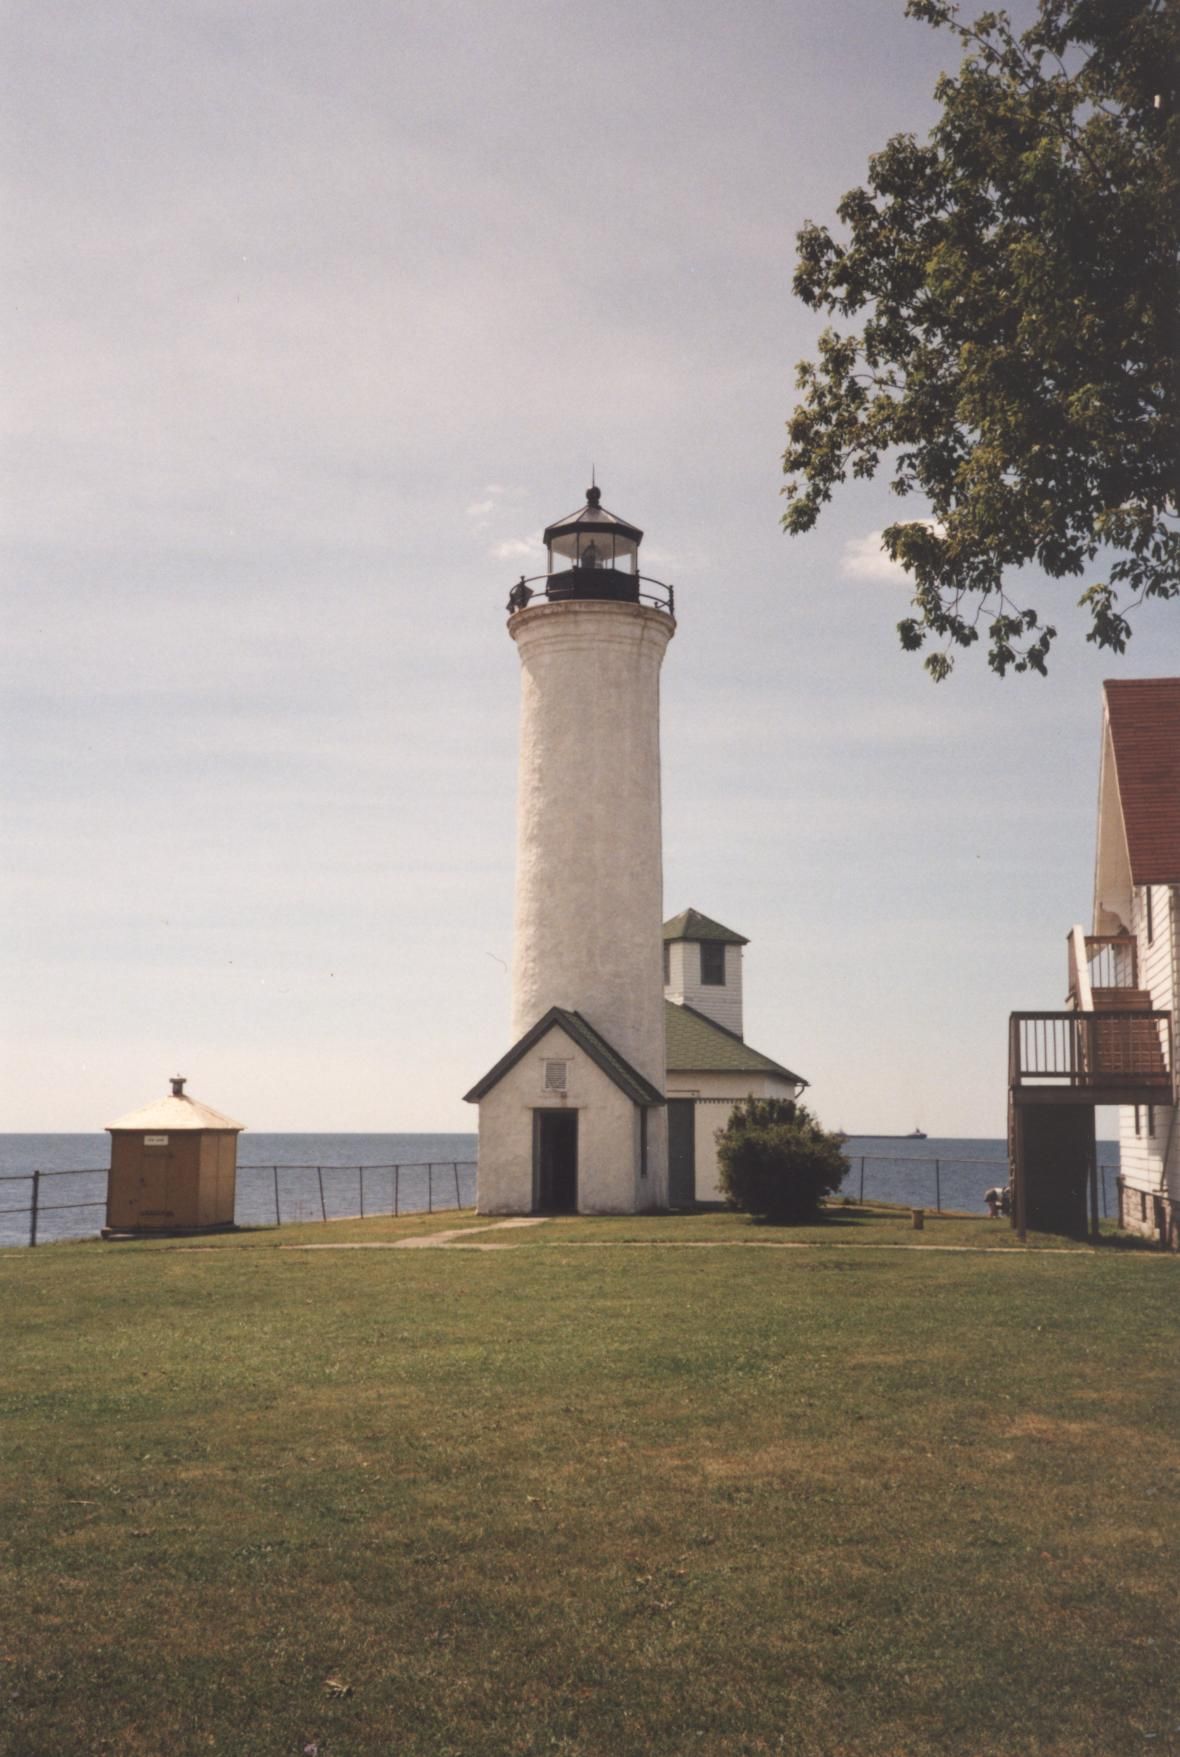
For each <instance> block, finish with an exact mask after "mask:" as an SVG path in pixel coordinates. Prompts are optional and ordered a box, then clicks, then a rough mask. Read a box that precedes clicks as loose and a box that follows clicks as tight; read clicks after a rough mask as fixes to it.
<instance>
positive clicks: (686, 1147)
mask: <svg viewBox="0 0 1180 1757" xmlns="http://www.w3.org/2000/svg"><path fill="white" fill-rule="evenodd" d="M748 944H749V941H748V940H746V939H744V938H743V936H742V935H741V934H740V933H735V932H734V931H733V929H732V928H729V927H723V926H722V925H721V923H720V922H719V921H713V920H711V919H710V917H709V916H707V915H702V914H701V912H700V910H699V909H685V910H683V911H682V912H681V914H679V915H674V916H673V917H672V919H671V921H666V922H665V923H664V1001H665V1007H666V1013H665V1018H666V1033H667V1041H668V1084H667V1093H668V1201H669V1204H670V1206H672V1207H674V1208H684V1207H688V1206H689V1205H690V1204H691V1203H693V1202H719V1201H720V1200H721V1191H720V1188H719V1187H718V1182H717V1141H716V1135H717V1131H718V1129H720V1128H724V1126H725V1124H726V1123H727V1122H728V1121H729V1116H730V1112H731V1111H732V1110H733V1107H734V1105H735V1104H738V1103H740V1102H741V1100H742V1099H743V1098H751V1097H752V1098H797V1097H798V1096H799V1094H800V1093H801V1092H802V1091H803V1088H804V1087H805V1086H806V1085H807V1081H806V1080H804V1079H803V1078H802V1077H801V1076H800V1075H799V1074H793V1073H792V1072H791V1070H790V1068H785V1067H783V1066H782V1064H781V1063H780V1062H776V1061H772V1060H771V1058H770V1056H768V1055H763V1054H762V1052H761V1051H760V1050H757V1049H753V1048H751V1046H750V1045H749V1044H748V1043H747V1042H746V1041H745V1037H744V1034H743V1033H744V1026H743V1019H742V948H743V947H744V946H746V945H748Z"/></svg>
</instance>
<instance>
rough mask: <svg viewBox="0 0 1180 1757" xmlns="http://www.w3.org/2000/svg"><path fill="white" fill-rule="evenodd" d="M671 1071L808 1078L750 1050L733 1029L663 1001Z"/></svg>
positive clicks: (798, 1079) (789, 1078) (676, 1004)
mask: <svg viewBox="0 0 1180 1757" xmlns="http://www.w3.org/2000/svg"><path fill="white" fill-rule="evenodd" d="M664 1017H665V1020H666V1024H667V1031H668V1072H669V1073H670V1074H781V1075H782V1076H783V1078H784V1079H787V1080H794V1081H796V1082H797V1083H798V1084H799V1085H801V1086H806V1085H807V1081H806V1080H805V1079H804V1078H803V1076H802V1074H793V1073H792V1072H791V1070H790V1068H784V1067H783V1065H782V1063H781V1062H774V1061H771V1059H770V1057H769V1056H768V1055H762V1054H761V1053H760V1052H759V1051H758V1050H756V1049H751V1048H750V1045H749V1044H748V1043H743V1041H742V1039H741V1038H740V1037H739V1036H738V1035H737V1033H736V1032H735V1031H727V1030H726V1029H725V1027H724V1025H718V1024H716V1023H715V1022H714V1021H713V1020H712V1019H706V1017H705V1015H704V1013H698V1012H697V1010H696V1008H695V1007H686V1006H681V1005H680V1004H678V1003H677V1002H676V1001H665V1002H664Z"/></svg>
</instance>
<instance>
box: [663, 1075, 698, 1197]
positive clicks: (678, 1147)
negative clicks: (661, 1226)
mask: <svg viewBox="0 0 1180 1757" xmlns="http://www.w3.org/2000/svg"><path fill="white" fill-rule="evenodd" d="M696 1108H697V1107H696V1100H695V1099H693V1098H669V1100H668V1206H669V1208H691V1207H692V1204H693V1203H694V1202H695V1201H696V1194H697V1180H696Z"/></svg>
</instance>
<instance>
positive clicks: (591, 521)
mask: <svg viewBox="0 0 1180 1757" xmlns="http://www.w3.org/2000/svg"><path fill="white" fill-rule="evenodd" d="M595 532H597V533H599V534H601V535H604V536H608V537H618V538H625V539H626V541H627V542H628V543H641V542H642V541H643V532H642V531H641V530H640V529H639V526H638V525H632V524H630V523H628V521H627V520H626V519H621V518H620V517H619V515H618V514H617V513H613V512H608V511H607V510H606V508H605V506H603V505H602V490H601V488H599V487H597V485H595V486H593V487H590V488H588V489H587V490H586V504H585V505H584V506H580V507H579V508H578V510H577V512H571V513H567V514H566V516H565V517H564V518H563V519H556V520H555V521H554V523H553V524H551V525H547V526H546V527H545V539H544V540H545V542H546V543H549V544H554V543H557V542H558V541H559V539H561V538H562V537H566V538H570V537H575V536H590V535H592V534H593V533H595Z"/></svg>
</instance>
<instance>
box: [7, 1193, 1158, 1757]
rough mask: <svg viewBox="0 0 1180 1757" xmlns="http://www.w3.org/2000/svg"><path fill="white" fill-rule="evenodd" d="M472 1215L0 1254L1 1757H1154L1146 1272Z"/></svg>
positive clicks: (1062, 1253)
mask: <svg viewBox="0 0 1180 1757" xmlns="http://www.w3.org/2000/svg"><path fill="white" fill-rule="evenodd" d="M477 1224H478V1223H477V1222H475V1220H474V1217H473V1216H470V1215H467V1216H463V1217H456V1216H453V1215H448V1216H435V1217H434V1218H433V1220H427V1219H425V1218H422V1219H412V1220H402V1221H398V1222H395V1221H391V1220H374V1221H366V1222H355V1223H341V1224H339V1225H334V1226H331V1227H322V1226H316V1227H288V1228H284V1229H282V1230H281V1231H278V1230H276V1231H266V1232H257V1233H243V1234H238V1235H235V1236H233V1237H229V1238H225V1239H219V1240H216V1241H211V1242H212V1244H213V1248H206V1249H191V1248H188V1249H181V1248H178V1246H177V1245H176V1244H175V1243H168V1242H165V1241H159V1242H152V1243H150V1244H143V1243H139V1244H114V1245H98V1244H87V1245H63V1246H50V1247H47V1248H45V1249H39V1250H36V1251H28V1250H24V1251H9V1252H0V1325H2V1328H0V1334H2V1335H3V1338H4V1346H3V1350H2V1354H0V1412H2V1427H0V1509H2V1511H0V1572H2V1578H3V1581H4V1594H3V1598H2V1599H0V1753H3V1754H4V1757H73V1754H74V1753H85V1754H87V1757H90V1754H91V1753H119V1754H120V1757H175V1754H180V1753H184V1754H185V1757H187V1754H189V1753H194V1754H195V1753H206V1752H215V1753H219V1754H222V1753H224V1754H225V1757H270V1754H274V1757H286V1754H291V1757H299V1754H301V1753H303V1752H304V1751H305V1750H306V1749H307V1748H308V1747H314V1748H315V1751H316V1754H317V1757H513V1754H520V1757H526V1754H527V1757H534V1754H536V1757H540V1754H542V1753H545V1754H549V1753H559V1754H562V1753H563V1754H565V1757H646V1754H648V1753H652V1754H655V1757H686V1754H691V1753H701V1754H702V1757H712V1754H714V1753H717V1754H721V1753H725V1754H729V1753H733V1754H738V1753H741V1754H746V1753H750V1754H753V1753H762V1752H781V1753H786V1754H789V1757H884V1754H889V1757H927V1754H934V1753H938V1754H946V1753H962V1754H964V1757H998V1754H1001V1753H1002V1754H1003V1757H1019V1754H1025V1753H1036V1754H1038V1757H1039V1754H1051V1757H1120V1754H1121V1753H1132V1752H1134V1753H1143V1754H1150V1753H1156V1754H1160V1757H1162V1754H1163V1753H1180V1690H1178V1688H1177V1675H1178V1674H1177V1660H1176V1638H1177V1635H1178V1633H1180V1591H1178V1587H1180V1580H1178V1574H1180V1568H1178V1565H1177V1559H1176V1551H1175V1532H1176V1525H1177V1506H1178V1500H1177V1476H1176V1465H1177V1461H1178V1458H1180V1432H1178V1430H1180V1420H1178V1415H1180V1392H1178V1374H1177V1360H1178V1348H1177V1343H1178V1334H1177V1333H1178V1331H1180V1301H1178V1299H1177V1295H1178V1293H1180V1260H1178V1259H1176V1258H1166V1257H1163V1256H1161V1255H1159V1254H1157V1253H1147V1252H1143V1251H1135V1250H1126V1249H1115V1248H1109V1247H1106V1246H1104V1247H1100V1248H1099V1249H1097V1250H1091V1249H1087V1248H1073V1249H1065V1250H1050V1249H1047V1248H1045V1247H1047V1246H1050V1245H1059V1244H1060V1243H1061V1241H1058V1240H1036V1239H1034V1240H1030V1248H1029V1249H1027V1250H1023V1251H1019V1250H1013V1249H1012V1248H1011V1247H1012V1246H1013V1243H1014V1240H1013V1235H1012V1234H1011V1232H1010V1231H1009V1230H1008V1228H1007V1227H1006V1226H1003V1225H999V1224H996V1225H991V1224H989V1223H987V1222H978V1221H970V1220H965V1219H964V1220H943V1221H937V1222H934V1221H929V1220H928V1223H927V1227H926V1230H925V1232H924V1233H922V1234H915V1233H914V1232H913V1231H912V1230H911V1229H910V1227H909V1224H908V1216H907V1217H905V1218H904V1219H903V1218H902V1217H900V1216H897V1215H893V1216H889V1215H884V1216H877V1217H867V1216H863V1215H859V1214H851V1215H846V1214H842V1215H839V1216H837V1218H836V1220H835V1221H833V1222H830V1223H829V1224H827V1225H825V1226H822V1227H819V1228H814V1229H799V1228H785V1229H768V1228H762V1227H753V1226H751V1225H750V1224H749V1223H748V1222H746V1221H744V1220H741V1219H739V1218H737V1217H733V1216H727V1215H715V1216H714V1215H708V1216H699V1217H693V1218H690V1219H684V1220H680V1219H675V1218H668V1219H658V1220H650V1221H629V1220H618V1221H594V1220H587V1221H581V1220H579V1221H570V1222H559V1223H546V1224H544V1225H542V1226H537V1227H534V1228H524V1229H520V1230H518V1231H503V1232H479V1233H474V1232H473V1234H472V1237H471V1240H470V1243H472V1244H476V1243H479V1244H483V1245H492V1246H494V1247H496V1248H493V1249H484V1250H481V1251H478V1252H477V1251H474V1250H468V1249H463V1248H456V1245H443V1246H440V1247H439V1248H437V1249H426V1250H417V1249H408V1250H341V1251H335V1250H332V1251H306V1250H288V1249H280V1248H277V1247H278V1246H279V1245H280V1244H301V1243H316V1244H320V1243H325V1242H346V1241H349V1240H352V1241H358V1242H370V1243H373V1242H390V1241H394V1240H397V1239H401V1238H405V1237H407V1236H415V1235H422V1234H424V1233H427V1232H431V1231H434V1232H437V1231H441V1230H444V1229H445V1230H451V1229H452V1228H458V1229H459V1230H460V1234H462V1233H464V1232H468V1231H472V1228H473V1227H474V1226H475V1225H477ZM772 1239H773V1240H777V1241H780V1242H782V1243H786V1244H792V1243H796V1244H797V1243H800V1242H809V1243H811V1244H813V1245H817V1246H818V1248H811V1249H806V1248H805V1249H773V1250H772V1249H764V1248H757V1249H749V1248H745V1247H746V1245H747V1244H749V1243H751V1242H753V1243H757V1244H758V1245H759V1246H762V1245H764V1244H766V1243H767V1242H768V1241H769V1240H772ZM644 1243H651V1244H652V1246H653V1248H651V1249H642V1248H640V1246H641V1245H642V1244H644ZM456 1244H458V1245H461V1244H462V1238H461V1237H460V1239H458V1240H456ZM710 1244H712V1245H714V1246H715V1247H716V1248H712V1249H710V1248H702V1247H707V1246H709V1245H710ZM914 1244H924V1245H926V1246H928V1247H938V1246H944V1245H963V1244H967V1245H971V1246H979V1245H983V1246H986V1247H989V1248H985V1249H983V1250H980V1249H968V1250H948V1249H938V1248H928V1249H923V1250H912V1249H897V1248H888V1247H896V1246H898V1245H914ZM677 1245H684V1246H685V1247H688V1248H683V1249H678V1248H676V1246H677ZM998 1246H1002V1247H1006V1248H1004V1249H1002V1250H1001V1249H997V1248H996V1247H998ZM882 1247H887V1248H882Z"/></svg>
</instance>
